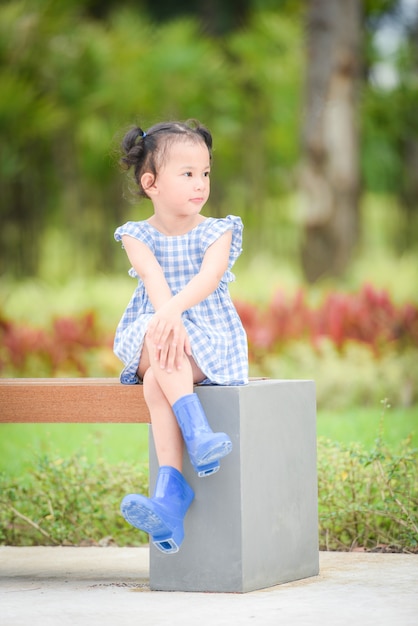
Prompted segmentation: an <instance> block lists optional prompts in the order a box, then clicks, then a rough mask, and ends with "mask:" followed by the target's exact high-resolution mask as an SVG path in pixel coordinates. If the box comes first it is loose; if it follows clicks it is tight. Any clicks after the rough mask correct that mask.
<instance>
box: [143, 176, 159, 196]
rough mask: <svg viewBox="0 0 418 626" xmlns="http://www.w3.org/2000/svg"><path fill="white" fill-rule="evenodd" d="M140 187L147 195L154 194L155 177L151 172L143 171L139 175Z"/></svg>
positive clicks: (155, 189)
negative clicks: (143, 172)
mask: <svg viewBox="0 0 418 626" xmlns="http://www.w3.org/2000/svg"><path fill="white" fill-rule="evenodd" d="M141 187H142V189H143V190H144V191H145V193H146V194H147V195H149V196H153V195H155V193H156V191H157V187H156V185H155V177H154V175H153V174H151V172H145V174H142V176H141Z"/></svg>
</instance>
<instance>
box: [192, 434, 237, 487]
mask: <svg viewBox="0 0 418 626" xmlns="http://www.w3.org/2000/svg"><path fill="white" fill-rule="evenodd" d="M231 451H232V442H231V441H228V440H226V441H221V442H219V443H217V444H215V446H214V445H213V444H212V445H210V444H204V445H202V446H200V448H199V453H198V454H197V455H195V458H194V459H193V461H194V463H193V467H194V469H195V471H196V472H197V475H198V476H199V478H204V477H206V476H211V475H212V474H215V473H216V472H217V471H218V470H219V468H220V464H219V459H222V458H223V457H224V456H227V454H229V453H230V452H231ZM196 457H197V458H196Z"/></svg>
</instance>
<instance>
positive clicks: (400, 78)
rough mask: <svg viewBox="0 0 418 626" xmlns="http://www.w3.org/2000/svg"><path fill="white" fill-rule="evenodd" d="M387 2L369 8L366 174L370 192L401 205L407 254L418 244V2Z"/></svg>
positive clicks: (399, 232)
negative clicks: (393, 198)
mask: <svg viewBox="0 0 418 626" xmlns="http://www.w3.org/2000/svg"><path fill="white" fill-rule="evenodd" d="M382 1H383V0H381V1H380V3H379V1H378V0H374V2H372V0H368V5H367V9H368V13H367V22H366V24H367V31H366V36H367V41H368V52H369V53H368V57H367V60H368V65H367V67H366V71H367V78H368V82H369V85H368V89H367V91H366V92H365V97H364V99H363V107H362V120H363V129H362V132H363V138H364V142H363V145H364V150H363V172H364V176H365V184H366V185H367V188H368V189H371V190H372V191H377V192H383V193H389V194H391V195H392V196H394V197H396V199H397V200H398V202H399V206H400V208H401V213H400V215H399V218H400V219H398V221H397V224H396V225H395V228H394V229H393V232H392V241H393V242H394V243H395V245H396V246H397V248H398V250H399V251H403V250H405V249H406V248H412V247H414V246H415V247H416V244H417V241H418V177H417V172H418V116H417V103H418V80H417V79H418V3H417V2H405V0H392V1H391V2H389V0H387V1H386V2H385V4H384V6H383V9H384V10H382V6H381V4H382ZM369 5H370V6H369ZM379 9H380V10H379Z"/></svg>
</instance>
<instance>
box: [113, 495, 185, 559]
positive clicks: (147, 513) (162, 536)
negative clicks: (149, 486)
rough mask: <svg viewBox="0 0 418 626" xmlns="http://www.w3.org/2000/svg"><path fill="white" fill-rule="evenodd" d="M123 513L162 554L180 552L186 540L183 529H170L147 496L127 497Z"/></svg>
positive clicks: (178, 527) (122, 506)
mask: <svg viewBox="0 0 418 626" xmlns="http://www.w3.org/2000/svg"><path fill="white" fill-rule="evenodd" d="M152 509H154V510H152ZM121 513H122V515H123V517H124V518H125V520H126V521H127V522H128V523H129V524H131V526H134V527H135V528H138V529H139V530H143V531H144V532H146V533H148V534H149V535H150V536H151V540H152V543H153V544H154V545H155V547H156V548H158V550H160V551H161V552H164V553H165V554H175V553H176V552H178V551H179V549H180V545H181V543H182V541H183V538H184V531H183V529H182V527H180V526H177V527H175V528H174V529H173V528H170V526H169V525H168V524H167V522H166V521H165V520H164V519H163V517H162V515H161V514H158V513H157V511H155V504H154V505H153V504H152V503H151V502H150V500H149V499H148V498H145V496H141V495H136V494H133V495H132V496H126V497H125V498H124V499H123V500H122V504H121Z"/></svg>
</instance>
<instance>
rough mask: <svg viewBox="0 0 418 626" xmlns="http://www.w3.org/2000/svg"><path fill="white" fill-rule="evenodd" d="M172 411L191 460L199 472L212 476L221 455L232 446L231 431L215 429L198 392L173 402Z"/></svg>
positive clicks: (217, 467)
mask: <svg viewBox="0 0 418 626" xmlns="http://www.w3.org/2000/svg"><path fill="white" fill-rule="evenodd" d="M173 411H174V415H175V416H176V419H177V422H178V424H179V426H180V429H181V432H182V433H183V439H184V442H185V444H186V448H187V452H188V453H189V457H190V462H191V464H192V465H193V467H194V469H195V471H196V472H197V474H198V476H200V477H202V476H210V475H211V474H214V473H215V472H217V471H218V469H219V459H221V458H222V457H224V456H226V455H227V454H229V453H230V452H231V450H232V442H231V440H230V438H229V437H228V435H226V434H225V433H214V432H213V431H212V429H211V428H210V426H209V424H208V421H207V419H206V415H205V413H204V411H203V407H202V405H201V404H200V400H199V398H198V396H197V394H195V393H191V394H189V395H187V396H182V397H181V398H180V399H179V400H177V402H175V403H174V404H173Z"/></svg>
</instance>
